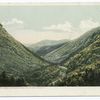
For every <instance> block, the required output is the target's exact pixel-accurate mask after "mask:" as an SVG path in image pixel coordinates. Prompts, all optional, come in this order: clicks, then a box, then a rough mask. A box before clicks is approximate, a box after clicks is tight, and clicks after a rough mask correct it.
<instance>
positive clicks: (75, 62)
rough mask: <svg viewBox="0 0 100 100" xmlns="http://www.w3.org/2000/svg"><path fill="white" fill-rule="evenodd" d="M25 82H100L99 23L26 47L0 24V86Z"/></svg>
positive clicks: (42, 84)
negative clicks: (74, 35) (77, 34)
mask: <svg viewBox="0 0 100 100" xmlns="http://www.w3.org/2000/svg"><path fill="white" fill-rule="evenodd" d="M24 85H25V86H100V27H97V28H94V29H92V30H90V31H88V32H86V33H85V34H84V35H82V36H81V37H79V38H78V39H76V40H73V41H69V40H61V41H49V40H46V41H42V42H39V43H37V44H34V45H31V46H29V47H25V46H24V45H23V44H21V43H20V42H18V41H16V40H15V39H14V38H13V37H12V36H11V35H9V33H8V32H7V31H6V30H5V29H4V28H3V26H2V25H0V86H24Z"/></svg>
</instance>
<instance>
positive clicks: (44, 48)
mask: <svg viewBox="0 0 100 100" xmlns="http://www.w3.org/2000/svg"><path fill="white" fill-rule="evenodd" d="M66 41H68V40H59V41H54V40H43V41H40V42H38V43H36V44H32V45H30V46H28V48H29V49H30V50H31V51H33V52H35V53H37V54H38V55H39V56H45V55H46V54H48V53H49V52H51V51H53V50H55V49H57V48H59V47H60V46H62V45H63V44H64V43H66Z"/></svg>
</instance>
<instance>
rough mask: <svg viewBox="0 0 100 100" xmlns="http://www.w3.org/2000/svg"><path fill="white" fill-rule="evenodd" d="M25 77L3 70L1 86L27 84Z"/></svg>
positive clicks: (0, 77)
mask: <svg viewBox="0 0 100 100" xmlns="http://www.w3.org/2000/svg"><path fill="white" fill-rule="evenodd" d="M27 85H28V83H27V82H26V80H25V78H23V77H15V76H13V75H9V74H7V73H6V72H5V71H3V72H2V73H1V74H0V86H27Z"/></svg>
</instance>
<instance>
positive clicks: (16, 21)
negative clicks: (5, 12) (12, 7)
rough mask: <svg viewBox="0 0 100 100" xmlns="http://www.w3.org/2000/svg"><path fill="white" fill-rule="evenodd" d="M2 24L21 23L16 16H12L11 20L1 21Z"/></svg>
mask: <svg viewBox="0 0 100 100" xmlns="http://www.w3.org/2000/svg"><path fill="white" fill-rule="evenodd" d="M3 24H4V25H14V24H23V21H22V20H18V19H17V18H12V19H11V21H7V22H3Z"/></svg>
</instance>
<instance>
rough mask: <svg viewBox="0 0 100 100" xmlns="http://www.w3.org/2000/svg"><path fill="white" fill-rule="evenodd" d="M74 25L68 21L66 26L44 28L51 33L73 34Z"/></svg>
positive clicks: (58, 25)
mask: <svg viewBox="0 0 100 100" xmlns="http://www.w3.org/2000/svg"><path fill="white" fill-rule="evenodd" d="M72 28H73V27H72V25H71V23H70V22H68V21H66V22H65V23H64V24H57V25H51V26H48V27H44V28H43V29H44V30H50V31H59V32H71V31H72Z"/></svg>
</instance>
